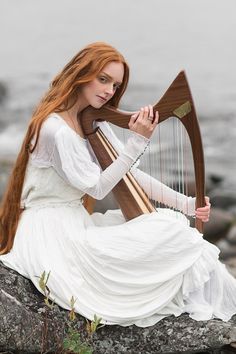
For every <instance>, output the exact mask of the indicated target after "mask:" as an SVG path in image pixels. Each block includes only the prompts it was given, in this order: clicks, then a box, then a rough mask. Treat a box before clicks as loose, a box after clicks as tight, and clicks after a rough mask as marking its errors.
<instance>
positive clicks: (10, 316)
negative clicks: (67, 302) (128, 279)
mask: <svg viewBox="0 0 236 354" xmlns="http://www.w3.org/2000/svg"><path fill="white" fill-rule="evenodd" d="M0 318H1V321H0V352H1V351H2V352H4V351H5V352H10V351H11V352H15V353H16V352H17V353H21V354H24V353H25V354H26V353H45V352H54V353H55V352H59V348H60V345H61V343H62V340H63V338H65V335H66V331H67V328H68V311H65V310H62V309H60V308H59V307H58V306H57V305H55V306H54V307H53V309H48V307H46V306H45V304H44V297H43V296H42V295H41V294H40V293H39V292H38V291H37V290H36V289H35V287H34V286H33V285H32V284H31V282H30V281H29V280H27V279H25V278H24V277H22V276H21V275H19V274H18V273H16V272H14V271H13V270H11V269H8V268H6V267H5V266H4V265H3V264H2V263H1V262H0ZM74 327H75V328H76V329H78V330H79V332H80V333H81V339H82V341H84V340H86V341H87V342H88V343H89V344H90V346H91V347H92V348H93V353H94V354H113V353H114V354H115V353H116V354H119V353H126V354H152V353H185V352H186V353H193V352H198V353H200V352H209V351H210V352H211V351H212V350H215V349H217V348H221V347H222V346H224V345H226V344H229V343H230V342H233V341H236V316H234V317H233V318H232V319H231V320H230V321H229V322H227V323H226V322H222V321H220V320H211V321H199V322H197V321H194V320H192V319H190V318H189V317H188V315H186V314H183V315H181V316H180V317H178V318H175V317H174V316H170V317H168V318H165V319H163V320H162V321H160V322H159V323H158V324H156V325H155V326H152V327H148V328H139V327H136V326H129V327H120V326H105V327H103V328H101V329H98V330H97V332H95V333H94V334H93V335H92V336H90V335H88V333H87V331H86V321H85V319H84V318H82V317H81V316H77V319H76V321H75V322H74ZM226 352H227V351H224V353H226ZM229 352H232V351H229ZM215 353H216V352H215ZM219 353H223V351H219Z"/></svg>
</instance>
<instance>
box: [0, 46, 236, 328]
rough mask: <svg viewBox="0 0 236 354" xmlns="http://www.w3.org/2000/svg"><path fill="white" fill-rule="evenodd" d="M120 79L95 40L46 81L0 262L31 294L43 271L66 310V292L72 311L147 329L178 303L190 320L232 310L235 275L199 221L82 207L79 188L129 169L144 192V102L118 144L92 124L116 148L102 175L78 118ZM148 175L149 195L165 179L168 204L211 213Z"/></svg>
mask: <svg viewBox="0 0 236 354" xmlns="http://www.w3.org/2000/svg"><path fill="white" fill-rule="evenodd" d="M128 76H129V69H128V65H127V63H126V62H125V60H124V58H123V56H122V55H121V54H120V53H118V52H117V50H115V49H114V48H113V47H111V46H109V45H107V44H105V43H94V44H91V45H88V46H87V47H85V48H84V49H83V50H81V51H80V52H79V53H78V54H77V55H76V56H75V57H74V58H73V59H72V60H71V61H70V62H69V63H68V64H67V65H66V66H65V68H64V69H63V70H62V72H61V73H60V74H59V75H57V77H56V78H55V79H54V81H53V82H52V85H51V87H50V89H49V91H48V92H47V94H46V95H45V97H44V98H43V100H42V101H41V103H40V104H39V106H38V108H37V109H36V111H35V112H34V114H33V117H32V119H31V122H30V124H29V128H28V131H27V133H26V137H25V140H24V142H23V145H22V149H21V151H20V154H19V156H18V159H17V161H16V165H15V169H14V171H13V174H12V177H11V179H10V182H9V186H8V190H7V191H6V194H5V197H4V200H3V204H2V209H1V214H0V219H1V224H2V228H1V237H0V243H1V254H2V255H1V256H0V260H1V261H2V262H3V263H4V264H5V265H7V266H9V267H10V268H13V269H15V270H16V271H18V272H19V273H20V274H22V275H23V276H25V277H27V278H29V279H31V280H32V282H33V283H34V285H35V286H36V287H37V288H38V290H39V291H42V290H41V289H40V287H39V284H38V276H40V275H41V274H42V273H43V271H45V272H47V273H48V272H49V271H50V277H49V281H48V287H49V288H50V292H51V293H50V296H51V298H52V299H55V301H56V302H57V303H58V304H59V305H60V306H62V307H64V308H66V309H70V299H71V297H72V296H74V297H75V298H77V301H76V303H75V310H76V311H77V312H78V313H80V314H81V315H83V316H85V317H87V318H89V319H93V317H94V314H97V315H98V316H99V317H102V322H103V323H107V324H119V325H123V326H127V325H130V324H136V325H137V326H141V327H146V326H149V325H153V324H154V323H156V322H157V321H159V320H160V319H162V318H163V317H165V316H168V315H171V314H174V315H175V316H178V315H180V314H181V313H183V312H188V313H189V314H190V316H191V317H192V318H194V319H196V320H207V319H210V318H213V317H218V318H221V319H223V320H229V319H230V317H231V316H232V315H233V314H234V313H236V300H235V297H234V294H235V292H236V280H235V279H234V278H233V277H232V276H231V275H230V274H229V273H228V272H227V270H226V269H225V267H224V265H222V264H221V263H220V262H219V261H218V254H219V250H218V248H217V247H215V246H214V245H212V244H210V243H208V242H207V241H205V240H204V239H203V238H202V235H201V234H199V232H198V231H197V230H195V229H192V228H190V227H189V226H188V225H186V223H184V222H183V221H182V220H180V219H176V218H174V217H173V216H172V214H171V211H170V212H169V213H164V212H161V211H160V212H158V213H151V214H149V215H142V216H140V217H137V218H135V219H133V220H131V221H129V222H125V220H124V218H123V216H122V214H121V212H120V211H119V210H117V211H108V212H107V213H105V214H104V215H103V214H99V213H94V214H92V215H89V214H88V213H87V211H86V210H85V208H84V206H83V204H82V198H83V196H84V195H85V194H88V195H90V196H92V197H94V198H96V199H102V198H103V197H104V196H105V195H107V193H109V192H110V191H111V189H112V188H113V187H114V186H115V185H116V184H117V183H118V182H119V180H120V179H121V178H122V177H123V176H124V174H125V173H126V172H128V171H129V170H130V169H131V168H132V173H133V174H134V175H135V177H136V178H137V179H138V181H139V182H140V184H141V185H142V187H143V188H144V189H145V191H146V192H147V193H149V192H150V191H149V190H148V189H149V185H150V179H149V177H148V176H147V175H146V174H145V173H143V172H141V171H140V170H138V168H137V167H136V164H135V162H136V160H137V159H138V158H139V157H140V156H141V155H142V154H143V152H144V151H145V148H146V147H147V145H148V143H149V139H150V137H151V135H152V133H153V132H154V130H155V128H156V123H157V122H158V114H157V113H156V114H155V116H154V114H153V110H152V107H151V106H147V107H144V108H141V110H140V111H139V112H137V113H136V114H134V115H133V116H132V118H131V120H130V123H129V128H130V130H131V131H132V134H131V137H130V138H129V140H128V142H127V144H126V145H125V146H124V147H123V146H121V144H120V142H119V140H118V139H117V138H116V136H115V135H114V133H113V132H112V131H111V129H110V128H109V126H108V124H106V123H100V128H101V129H102V130H103V131H104V133H105V134H106V135H108V138H109V139H110V140H111V142H112V143H113V144H114V145H115V147H116V149H117V150H118V152H119V156H118V158H117V160H116V161H114V162H113V163H112V164H111V165H110V166H109V167H108V168H107V169H106V170H105V171H103V172H101V170H100V168H99V165H98V162H97V161H96V158H95V156H94V154H93V152H92V151H91V147H90V145H89V143H88V142H87V140H86V139H85V138H84V136H83V131H82V129H81V126H80V115H81V112H82V111H83V110H84V109H85V108H86V107H88V106H89V105H91V106H93V107H95V108H100V107H101V106H102V105H104V104H111V105H112V106H115V107H117V106H118V104H119V101H120V99H121V97H122V95H123V93H124V91H125V89H126V86H127V83H128ZM152 183H153V187H154V188H153V189H154V190H155V193H154V197H155V199H156V200H158V198H160V196H159V191H160V188H165V196H166V197H165V202H166V204H168V205H169V206H172V204H173V199H174V200H176V196H177V202H178V208H179V209H180V210H181V211H184V212H186V211H187V210H188V213H189V214H191V215H194V214H195V215H196V217H198V218H199V219H201V220H203V221H204V222H205V221H208V218H209V212H210V203H209V200H208V198H206V206H205V207H203V208H199V209H198V210H196V211H195V210H194V209H195V200H194V198H191V197H189V198H188V199H187V206H186V197H185V196H183V195H181V194H177V195H176V192H173V191H172V190H170V189H169V188H168V187H165V186H163V185H161V183H160V182H158V181H156V180H152ZM186 208H187V209H186ZM216 294H217V297H216Z"/></svg>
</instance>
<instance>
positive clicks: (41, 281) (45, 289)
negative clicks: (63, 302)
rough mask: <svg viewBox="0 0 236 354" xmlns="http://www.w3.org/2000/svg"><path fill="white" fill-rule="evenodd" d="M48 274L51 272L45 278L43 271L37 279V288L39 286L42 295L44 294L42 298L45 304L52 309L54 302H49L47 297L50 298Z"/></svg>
mask: <svg viewBox="0 0 236 354" xmlns="http://www.w3.org/2000/svg"><path fill="white" fill-rule="evenodd" d="M50 273H51V271H50V272H49V273H48V275H47V276H46V272H45V271H44V272H43V273H42V274H41V276H40V277H38V278H39V286H40V289H42V291H43V293H44V296H45V299H44V302H45V304H46V305H47V306H48V307H49V308H50V309H52V308H53V306H54V303H55V300H52V301H50V300H49V296H50V289H49V287H48V286H47V282H48V279H49V276H50Z"/></svg>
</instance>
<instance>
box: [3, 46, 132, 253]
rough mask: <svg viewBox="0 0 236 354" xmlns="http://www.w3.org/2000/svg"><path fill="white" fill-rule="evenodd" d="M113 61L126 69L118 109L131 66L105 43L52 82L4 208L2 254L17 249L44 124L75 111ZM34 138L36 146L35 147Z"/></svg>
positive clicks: (115, 98)
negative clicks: (25, 191) (83, 91)
mask: <svg viewBox="0 0 236 354" xmlns="http://www.w3.org/2000/svg"><path fill="white" fill-rule="evenodd" d="M112 61H116V62H120V63H122V64H123V65H124V78H123V82H122V84H121V85H120V86H119V88H118V89H117V90H116V92H115V94H114V96H113V97H112V98H111V99H110V101H109V103H108V104H109V105H112V106H114V107H118V104H119V101H120V99H121V97H122V95H123V93H124V92H125V90H126V87H127V84H128V80H129V67H128V64H127V63H126V61H125V59H124V57H123V56H122V55H121V54H120V53H119V52H118V51H117V50H116V49H115V48H113V47H112V46H110V45H108V44H106V43H103V42H96V43H92V44H90V45H88V46H86V47H85V48H84V49H82V50H81V51H80V52H79V53H78V54H76V55H75V56H74V57H73V58H72V59H71V60H70V62H69V63H68V64H67V65H66V66H65V67H64V69H63V70H62V71H61V72H60V73H59V74H58V75H57V76H56V77H55V79H54V80H53V81H52V83H51V84H50V87H49V90H48V91H47V92H46V94H45V96H44V97H43V98H42V100H41V102H40V103H39V105H38V106H37V107H36V109H35V111H34V112H33V115H32V118H31V120H30V122H29V126H28V129H27V132H26V135H25V138H24V141H23V144H22V147H21V149H20V153H19V155H18V157H17V160H16V162H15V165H14V168H13V171H12V174H11V176H10V178H9V182H8V186H7V188H6V191H5V194H4V197H3V200H2V203H1V207H0V254H5V253H8V252H9V251H10V250H11V248H12V246H13V242H14V237H15V233H16V229H17V225H18V223H19V220H20V215H21V212H22V209H21V207H20V201H21V194H22V188H23V183H24V179H25V172H26V167H27V163H28V160H29V154H30V153H32V152H33V151H34V149H35V147H36V145H37V143H38V139H39V134H40V129H41V126H42V124H43V122H44V121H45V120H46V119H47V117H48V115H49V114H50V113H52V112H57V113H59V112H63V111H65V110H68V109H70V108H71V107H73V105H74V104H75V103H76V101H77V99H78V95H79V93H78V92H79V88H80V87H81V85H83V84H86V83H88V82H90V81H92V80H93V79H94V78H95V77H97V75H98V74H99V72H100V71H101V70H102V69H103V68H104V66H105V65H106V64H108V63H110V62H112ZM33 137H35V143H34V145H33V146H31V141H32V138H33Z"/></svg>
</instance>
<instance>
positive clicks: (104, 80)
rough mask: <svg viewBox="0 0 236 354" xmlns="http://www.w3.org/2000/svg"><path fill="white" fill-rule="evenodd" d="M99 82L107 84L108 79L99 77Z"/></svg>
mask: <svg viewBox="0 0 236 354" xmlns="http://www.w3.org/2000/svg"><path fill="white" fill-rule="evenodd" d="M98 79H99V81H100V82H102V83H105V82H107V78H106V77H105V76H99V78H98Z"/></svg>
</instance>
